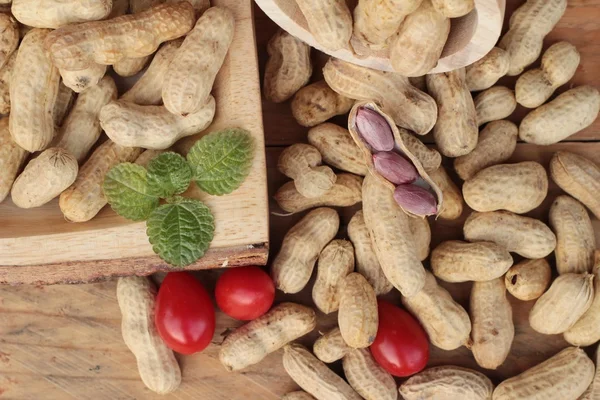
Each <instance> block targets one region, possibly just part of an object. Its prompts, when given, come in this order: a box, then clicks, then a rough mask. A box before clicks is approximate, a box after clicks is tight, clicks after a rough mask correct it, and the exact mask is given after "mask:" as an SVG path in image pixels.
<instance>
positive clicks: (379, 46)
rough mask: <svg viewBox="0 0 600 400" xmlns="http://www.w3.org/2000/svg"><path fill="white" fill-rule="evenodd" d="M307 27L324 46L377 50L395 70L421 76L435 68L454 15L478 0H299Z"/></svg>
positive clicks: (358, 51)
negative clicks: (350, 1) (353, 0)
mask: <svg viewBox="0 0 600 400" xmlns="http://www.w3.org/2000/svg"><path fill="white" fill-rule="evenodd" d="M296 3H297V5H298V7H299V8H300V11H301V12H302V14H303V15H304V17H305V19H306V22H307V24H308V29H309V30H310V32H311V34H312V35H313V37H314V38H315V40H316V41H317V43H318V44H319V45H320V46H321V47H322V48H323V49H325V50H329V51H335V50H340V49H350V50H351V51H352V52H354V53H355V54H357V55H358V56H359V57H360V56H363V55H366V54H368V52H369V51H377V52H378V53H379V54H385V55H386V56H388V57H389V59H390V63H391V65H392V68H394V70H395V71H396V72H397V73H399V74H401V75H404V76H420V75H423V74H426V73H427V72H429V71H430V70H431V69H433V68H434V67H435V66H436V64H437V62H438V60H439V59H440V57H441V55H442V51H443V50H444V46H445V45H446V41H447V40H448V36H449V34H450V27H451V25H452V21H451V19H452V18H459V17H463V16H465V15H467V14H469V13H471V11H473V9H474V8H475V1H474V0H383V1H381V0H359V1H358V4H357V5H356V7H355V8H354V10H353V12H350V8H348V5H347V4H346V3H347V2H346V0H330V1H322V0H296Z"/></svg>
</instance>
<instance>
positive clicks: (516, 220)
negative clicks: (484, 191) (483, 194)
mask: <svg viewBox="0 0 600 400" xmlns="http://www.w3.org/2000/svg"><path fill="white" fill-rule="evenodd" d="M463 233H464V235H465V239H466V240H468V241H469V242H478V241H485V242H493V243H496V244H498V245H500V246H502V247H504V248H505V249H506V250H508V251H510V252H512V253H517V254H519V255H521V256H523V257H525V258H544V257H546V256H548V255H549V254H550V253H552V252H553V251H554V249H555V248H556V236H554V233H552V231H551V230H550V228H549V227H548V226H547V225H546V224H544V223H543V222H541V221H538V220H537V219H534V218H529V217H524V216H521V215H517V214H513V213H511V212H508V211H491V212H484V213H480V212H476V211H474V212H473V213H471V215H469V217H468V218H467V220H466V221H465V224H464V226H463Z"/></svg>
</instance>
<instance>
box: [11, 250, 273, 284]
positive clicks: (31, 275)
mask: <svg viewBox="0 0 600 400" xmlns="http://www.w3.org/2000/svg"><path fill="white" fill-rule="evenodd" d="M268 256H269V243H268V242H266V243H256V244H252V245H246V246H237V247H225V248H215V249H209V250H208V251H207V252H206V254H205V255H204V257H202V258H201V259H200V260H198V261H197V262H196V263H194V264H192V265H189V266H187V267H183V268H179V267H173V266H171V265H168V264H167V263H165V262H164V261H163V260H161V259H160V258H159V257H158V256H151V257H130V258H120V259H112V260H94V261H85V262H81V261H72V262H67V263H56V264H38V265H24V266H0V284H8V285H56V284H65V283H68V284H74V283H91V282H98V281H102V280H108V279H111V278H116V277H119V276H130V275H138V276H145V275H150V274H152V273H155V272H172V271H195V270H203V269H211V268H223V267H242V266H246V265H266V264H267V259H268ZM124 265H127V268H126V269H125V268H123V266H124Z"/></svg>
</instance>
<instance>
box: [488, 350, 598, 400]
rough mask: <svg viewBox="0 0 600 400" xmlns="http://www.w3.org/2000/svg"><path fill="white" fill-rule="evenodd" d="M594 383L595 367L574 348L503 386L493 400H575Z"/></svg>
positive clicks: (508, 380)
mask: <svg viewBox="0 0 600 400" xmlns="http://www.w3.org/2000/svg"><path fill="white" fill-rule="evenodd" d="M593 379H594V363H593V362H592V360H590V358H589V357H588V356H587V355H586V354H585V352H584V351H583V350H582V349H580V348H577V347H567V348H566V349H564V350H563V351H561V352H560V353H558V354H556V355H554V356H553V357H550V358H549V359H547V360H546V361H544V362H542V363H540V364H538V365H536V366H534V367H532V368H529V369H528V370H527V371H525V372H523V373H521V374H519V375H517V376H515V377H512V378H510V379H507V380H505V381H504V382H502V383H501V384H500V385H498V387H496V389H495V390H494V396H493V400H538V399H544V400H566V399H578V398H579V396H580V395H582V394H583V392H585V390H586V389H587V387H588V386H589V385H590V383H592V380H593Z"/></svg>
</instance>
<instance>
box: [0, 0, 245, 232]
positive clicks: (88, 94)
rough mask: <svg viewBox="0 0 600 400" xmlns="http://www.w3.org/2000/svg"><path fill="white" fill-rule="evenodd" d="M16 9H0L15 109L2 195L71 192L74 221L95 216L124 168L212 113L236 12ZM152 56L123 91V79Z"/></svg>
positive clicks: (174, 5) (6, 124) (65, 5)
mask: <svg viewBox="0 0 600 400" xmlns="http://www.w3.org/2000/svg"><path fill="white" fill-rule="evenodd" d="M9 7H10V13H9V12H6V13H0V25H1V26H2V27H3V29H2V31H1V33H0V35H1V40H0V67H1V68H0V111H1V112H2V113H4V114H6V113H9V115H8V116H7V117H4V118H2V119H0V201H3V200H4V199H5V198H6V197H7V196H8V194H9V193H10V195H11V198H12V201H13V203H14V204H15V205H16V206H17V207H21V208H33V207H40V206H42V205H44V204H46V203H48V202H49V201H50V200H52V199H54V198H56V197H58V196H60V200H59V206H60V209H61V211H62V213H63V214H64V217H65V219H67V220H68V221H71V222H85V221H89V220H90V219H92V218H93V217H94V216H96V215H97V214H98V212H99V211H100V210H101V209H102V208H103V207H104V206H105V205H106V203H107V202H106V198H105V197H104V194H103V191H102V183H103V181H104V176H105V175H106V173H107V172H108V171H109V170H110V169H111V168H112V167H113V166H115V165H116V164H119V163H121V162H136V163H138V164H141V165H145V164H147V163H148V162H149V161H150V160H151V159H152V158H153V157H155V156H156V155H157V154H158V153H160V152H162V151H163V150H165V149H167V148H169V147H170V146H172V145H173V144H174V143H175V142H176V141H177V140H179V139H181V138H183V137H185V136H190V135H194V134H197V133H199V132H201V131H203V130H204V129H205V128H207V127H208V126H209V125H210V123H211V122H212V120H213V117H214V115H215V99H214V98H213V97H212V95H211V94H210V92H211V90H212V87H213V83H214V80H215V77H216V75H217V73H218V71H219V69H220V68H221V65H222V64H223V61H224V59H225V56H226V54H227V51H228V49H229V46H230V44H231V41H232V40H233V33H234V25H235V21H234V17H233V14H232V13H231V11H230V10H228V9H226V8H223V7H212V8H210V4H209V1H208V0H194V1H174V0H168V1H165V0H89V1H85V2H81V1H78V0H60V1H59V0H48V1H43V2H41V1H37V0H14V1H12V4H9ZM129 11H130V12H131V13H128V12H129ZM20 35H22V39H20ZM19 42H20V44H19ZM159 47H160V48H159ZM154 53H156V54H154ZM153 55H154V57H152V56H153ZM150 59H152V60H151V61H150ZM146 64H149V65H148V67H147V69H146V70H145V72H144V73H143V74H142V75H141V76H140V77H139V79H137V81H136V83H135V84H134V85H133V86H132V87H131V88H130V89H129V90H127V91H126V92H125V93H122V94H121V95H120V96H119V93H118V91H117V85H116V84H115V80H114V79H113V77H112V76H115V74H116V75H119V76H122V77H128V76H133V75H136V74H138V73H139V72H141V71H142V70H143V69H144V68H145V67H146ZM110 66H112V69H113V70H114V73H115V74H112V75H111V74H107V70H108V68H109V67H110ZM75 93H78V95H77V96H75ZM102 132H104V133H105V134H106V136H107V137H108V139H107V138H106V137H105V136H104V135H102ZM105 139H106V140H105ZM144 150H146V151H144ZM90 152H91V154H90ZM28 160H29V161H28ZM23 166H25V167H24V169H23Z"/></svg>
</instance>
